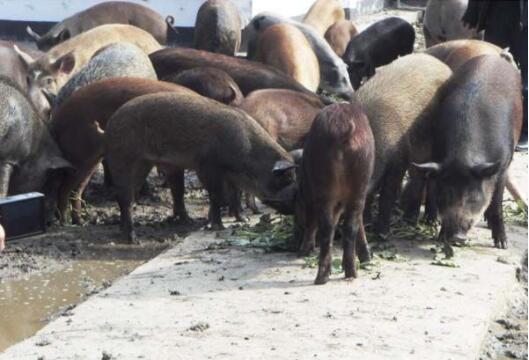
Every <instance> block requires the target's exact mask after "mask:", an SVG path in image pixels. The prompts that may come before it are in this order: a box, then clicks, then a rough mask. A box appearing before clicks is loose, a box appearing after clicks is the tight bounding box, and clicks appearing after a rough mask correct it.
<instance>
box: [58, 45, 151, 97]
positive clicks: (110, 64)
mask: <svg viewBox="0 0 529 360" xmlns="http://www.w3.org/2000/svg"><path fill="white" fill-rule="evenodd" d="M126 76H134V77H136V78H145V79H152V80H156V79H157V77H156V72H155V71H154V68H153V67H152V64H151V61H150V60H149V57H148V56H147V55H146V54H145V53H144V52H143V51H142V50H141V49H140V48H138V47H137V46H136V45H134V44H130V43H126V42H122V43H115V44H111V45H109V46H108V47H106V48H104V49H102V50H101V51H100V52H98V53H97V54H96V55H95V56H94V57H93V58H92V59H91V60H90V62H88V64H86V65H85V66H84V67H83V68H82V69H80V70H79V72H77V73H76V74H75V75H74V76H73V77H72V78H70V80H68V82H67V83H66V84H65V85H64V86H63V87H62V88H61V90H60V91H59V94H58V95H57V98H56V100H55V105H60V104H61V103H62V102H63V101H64V100H65V99H66V98H68V96H70V95H71V94H72V93H73V92H75V91H76V90H77V89H79V88H81V87H83V86H86V85H88V84H91V83H93V82H95V81H98V80H103V79H107V78H111V77H126Z"/></svg>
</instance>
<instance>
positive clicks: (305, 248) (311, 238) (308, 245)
mask: <svg viewBox="0 0 529 360" xmlns="http://www.w3.org/2000/svg"><path fill="white" fill-rule="evenodd" d="M317 221H318V220H317V219H316V217H315V216H314V212H313V210H312V209H311V208H310V206H306V207H305V228H304V229H303V232H302V233H303V238H302V241H301V244H300V246H299V247H298V256H308V255H310V253H311V252H313V251H314V249H315V247H316V231H317V230H318V222H317Z"/></svg>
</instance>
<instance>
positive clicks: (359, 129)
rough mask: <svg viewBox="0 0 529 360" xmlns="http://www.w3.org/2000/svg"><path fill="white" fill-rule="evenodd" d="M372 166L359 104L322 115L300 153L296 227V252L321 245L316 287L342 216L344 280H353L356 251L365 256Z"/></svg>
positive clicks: (327, 269) (325, 276)
mask: <svg viewBox="0 0 529 360" xmlns="http://www.w3.org/2000/svg"><path fill="white" fill-rule="evenodd" d="M374 160H375V141H374V138H373V133H372V132H371V129H370V127H369V122H368V120H367V117H366V115H365V113H364V112H363V111H362V107H361V105H360V104H359V102H358V101H357V100H355V99H353V100H352V101H351V103H341V104H333V105H329V106H327V107H325V108H324V109H323V110H321V111H320V113H319V114H318V115H317V116H316V119H315V120H314V122H313V123H312V127H311V129H310V131H309V134H308V135H307V140H306V141H305V145H304V147H303V156H302V160H301V166H300V169H299V178H298V183H299V189H298V192H297V194H296V225H297V226H299V224H300V223H302V224H303V225H302V227H303V240H302V242H301V245H300V250H299V252H300V254H302V255H306V254H309V253H310V252H311V251H312V250H314V248H315V244H316V238H317V241H318V243H319V244H320V257H319V264H318V275H317V277H316V280H315V283H316V284H325V283H326V282H327V281H328V280H329V275H330V273H331V263H332V251H331V248H332V241H333V239H334V231H335V228H336V225H337V224H338V221H339V220H340V217H341V216H342V215H343V237H342V241H343V258H342V266H343V269H344V272H345V277H346V278H351V277H354V278H356V276H357V273H356V267H355V262H356V249H357V246H358V248H359V249H361V250H360V251H361V252H362V253H363V254H364V256H365V255H366V254H367V256H369V255H368V254H369V249H368V247H367V240H366V238H365V232H364V225H363V220H362V213H363V211H364V204H365V200H366V196H367V190H368V183H369V179H370V177H371V174H372V172H373V168H374ZM298 236H299V235H298Z"/></svg>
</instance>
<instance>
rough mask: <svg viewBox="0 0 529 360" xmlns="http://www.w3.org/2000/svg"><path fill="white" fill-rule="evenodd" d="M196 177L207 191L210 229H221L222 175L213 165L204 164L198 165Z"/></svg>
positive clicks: (222, 226)
mask: <svg viewBox="0 0 529 360" xmlns="http://www.w3.org/2000/svg"><path fill="white" fill-rule="evenodd" d="M197 173H198V177H199V179H200V181H201V182H202V184H204V187H205V188H206V190H207V192H208V197H209V212H208V221H209V223H210V226H211V229H212V230H222V229H224V225H223V224H222V217H221V212H220V208H221V206H222V200H223V194H222V192H223V184H224V176H223V174H222V171H221V170H220V169H218V168H217V167H216V166H215V165H210V164H204V165H202V166H201V167H200V169H199V171H198V172H197Z"/></svg>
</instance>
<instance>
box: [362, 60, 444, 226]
mask: <svg viewBox="0 0 529 360" xmlns="http://www.w3.org/2000/svg"><path fill="white" fill-rule="evenodd" d="M451 74H452V72H451V71H450V69H449V68H448V66H446V65H445V64H443V63H442V62H440V61H439V60H437V59H436V58H434V57H432V56H430V55H425V54H411V55H407V56H403V57H401V58H399V59H397V60H395V61H394V62H392V63H391V64H389V65H386V66H383V67H381V68H379V69H377V73H376V74H375V76H373V77H372V78H371V79H369V80H368V81H367V82H366V83H365V84H364V85H362V86H361V87H360V89H359V91H358V98H359V99H360V103H361V104H362V107H363V109H364V111H365V113H366V114H367V117H368V119H369V123H370V125H371V129H372V131H373V135H374V137H375V147H376V160H375V170H374V172H373V176H372V178H371V181H370V184H369V193H370V195H369V196H370V198H372V197H373V196H374V195H375V194H376V193H379V194H380V196H379V213H378V222H377V224H376V227H375V229H376V232H378V233H379V234H387V233H388V232H389V226H390V216H391V211H392V208H393V205H394V203H395V200H396V199H397V196H398V193H399V189H400V186H401V183H402V179H403V176H404V173H405V172H406V170H407V168H408V167H409V166H410V162H411V161H414V162H418V163H421V162H425V161H428V159H430V143H431V137H432V133H431V131H432V123H433V122H434V121H435V117H434V114H435V111H436V107H437V105H438V102H439V95H438V92H439V89H440V88H441V87H442V86H443V84H444V83H445V82H446V81H447V80H448V78H449V77H450V75H451ZM381 89H383V91H381ZM369 202H370V201H368V203H369ZM366 210H367V211H366V215H369V211H368V210H369V208H368V207H367V209H366Z"/></svg>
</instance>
